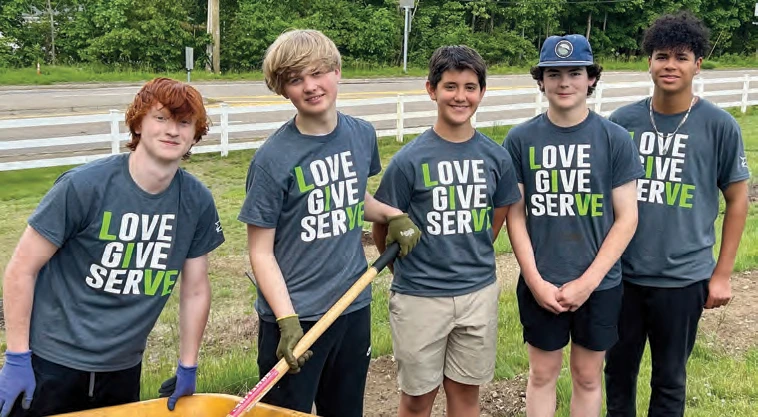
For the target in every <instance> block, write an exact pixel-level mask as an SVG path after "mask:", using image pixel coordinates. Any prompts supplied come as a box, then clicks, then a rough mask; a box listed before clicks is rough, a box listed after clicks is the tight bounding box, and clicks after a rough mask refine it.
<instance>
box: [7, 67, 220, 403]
mask: <svg viewBox="0 0 758 417" xmlns="http://www.w3.org/2000/svg"><path fill="white" fill-rule="evenodd" d="M126 125H127V126H128V127H129V130H130V132H131V141H130V142H129V143H128V144H127V147H128V148H129V149H130V150H131V152H129V153H126V154H120V155H114V156H110V157H107V158H103V159H100V160H97V161H94V162H90V163H88V164H85V165H82V166H79V167H76V168H74V169H72V170H70V171H67V172H65V173H64V174H62V175H61V176H60V177H59V178H58V179H57V180H56V182H55V184H54V185H53V187H52V189H50V191H49V192H48V193H47V194H46V195H45V196H44V197H43V198H42V201H41V202H40V204H39V205H38V206H37V208H36V209H35V211H34V213H33V214H32V215H31V217H29V225H28V227H27V228H26V231H25V232H24V234H23V235H22V236H21V240H20V241H19V243H18V246H17V247H16V251H15V252H14V254H13V257H12V258H11V260H10V262H9V263H8V266H7V269H6V271H5V279H4V282H3V285H4V287H3V288H4V292H3V301H4V303H3V305H4V308H5V313H6V314H5V321H6V330H7V333H6V336H7V351H6V353H5V364H4V366H3V369H2V371H0V404H2V409H1V411H0V416H2V417H6V416H7V415H8V414H9V413H11V415H12V416H17V417H20V416H26V417H37V416H47V415H53V414H62V413H68V412H73V411H79V410H86V409H90V408H99V407H106V406H112V405H119V404H124V403H128V402H134V401H139V399H140V370H141V367H142V354H143V352H144V350H145V344H146V342H147V336H148V334H149V333H150V330H151V329H152V328H153V326H154V324H155V322H156V320H157V319H158V316H159V314H160V313H161V311H162V310H163V307H164V306H165V304H166V301H167V300H168V298H169V296H170V295H171V292H172V290H173V289H174V286H175V284H176V283H177V282H178V281H179V280H180V279H181V286H180V293H179V363H178V367H177V370H176V374H175V376H174V377H172V378H170V379H169V380H168V381H166V382H165V383H164V385H163V386H162V387H161V395H162V396H163V395H165V396H168V397H169V400H168V408H169V409H171V410H173V409H174V405H175V404H176V402H177V400H178V398H179V397H181V396H185V395H192V393H193V392H194V391H195V380H196V372H197V361H198V352H199V350H200V343H201V340H202V337H203V331H204V329H205V325H206V322H207V320H208V312H209V310H210V301H211V288H210V282H209V281H208V253H209V252H211V251H212V250H214V249H215V248H216V247H218V246H219V245H221V243H223V242H224V235H223V232H222V230H221V222H220V220H219V218H218V212H217V211H216V205H215V203H214V201H213V196H212V195H211V192H210V190H208V188H206V187H205V186H204V185H203V184H202V183H201V182H200V181H199V180H197V179H196V178H195V177H194V176H192V175H190V174H189V173H187V172H186V171H184V170H182V169H179V163H180V161H181V160H182V159H185V158H187V157H188V156H189V155H190V149H191V148H192V146H194V145H195V144H196V143H197V142H198V141H200V139H201V138H202V136H203V135H205V134H206V133H207V132H208V120H207V117H206V113H205V108H204V107H203V100H202V97H201V96H200V93H199V92H198V91H197V90H195V89H194V88H192V87H190V86H189V85H186V84H184V83H181V82H178V81H174V80H169V79H166V78H156V79H154V80H152V81H150V82H148V83H147V84H145V85H144V86H143V87H142V89H141V90H140V91H139V92H138V93H137V96H136V97H135V99H134V102H133V103H132V104H131V106H130V107H129V110H128V111H127V113H126ZM16 398H18V403H19V404H18V406H17V407H15V408H14V410H13V411H11V408H12V407H13V405H14V401H16ZM27 409H28V410H27Z"/></svg>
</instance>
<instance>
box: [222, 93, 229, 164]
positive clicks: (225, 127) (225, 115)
mask: <svg viewBox="0 0 758 417" xmlns="http://www.w3.org/2000/svg"><path fill="white" fill-rule="evenodd" d="M228 155H229V105H228V104H226V103H221V156H228Z"/></svg>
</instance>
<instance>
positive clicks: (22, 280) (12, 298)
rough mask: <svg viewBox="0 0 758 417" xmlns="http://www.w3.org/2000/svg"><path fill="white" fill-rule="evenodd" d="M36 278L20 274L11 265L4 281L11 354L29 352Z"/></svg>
mask: <svg viewBox="0 0 758 417" xmlns="http://www.w3.org/2000/svg"><path fill="white" fill-rule="evenodd" d="M35 281H36V277H35V276H28V275H23V274H18V273H16V272H15V271H13V265H12V264H11V265H9V266H8V269H7V270H6V272H5V279H4V280H3V312H4V317H5V338H6V345H7V348H8V350H9V351H11V352H26V351H28V350H29V325H30V322H31V316H32V305H33V303H34V284H35Z"/></svg>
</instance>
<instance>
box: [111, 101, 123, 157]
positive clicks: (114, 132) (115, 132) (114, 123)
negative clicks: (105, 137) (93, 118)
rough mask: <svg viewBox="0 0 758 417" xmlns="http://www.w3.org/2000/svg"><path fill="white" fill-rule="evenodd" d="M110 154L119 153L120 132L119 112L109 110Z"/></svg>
mask: <svg viewBox="0 0 758 417" xmlns="http://www.w3.org/2000/svg"><path fill="white" fill-rule="evenodd" d="M110 113H111V154H113V155H116V154H118V153H121V132H120V131H119V126H118V124H119V122H120V121H121V117H120V116H121V112H119V111H118V110H111V111H110Z"/></svg>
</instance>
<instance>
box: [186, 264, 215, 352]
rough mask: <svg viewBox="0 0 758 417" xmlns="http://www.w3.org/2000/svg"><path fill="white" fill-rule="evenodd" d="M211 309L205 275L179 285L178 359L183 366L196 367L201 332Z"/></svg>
mask: <svg viewBox="0 0 758 417" xmlns="http://www.w3.org/2000/svg"><path fill="white" fill-rule="evenodd" d="M210 309H211V286H210V282H209V281H208V278H207V275H206V277H205V278H204V279H198V280H195V281H194V282H192V283H188V282H183V283H181V284H180V300H179V359H180V360H181V362H182V364H183V365H185V366H194V365H197V360H198V353H199V352H200V344H201V343H202V340H203V332H204V331H205V326H206V325H207V323H208V313H209V312H210Z"/></svg>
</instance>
